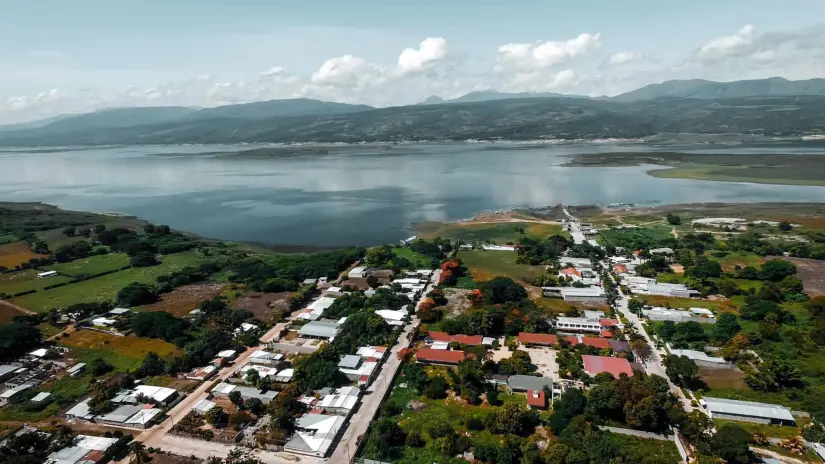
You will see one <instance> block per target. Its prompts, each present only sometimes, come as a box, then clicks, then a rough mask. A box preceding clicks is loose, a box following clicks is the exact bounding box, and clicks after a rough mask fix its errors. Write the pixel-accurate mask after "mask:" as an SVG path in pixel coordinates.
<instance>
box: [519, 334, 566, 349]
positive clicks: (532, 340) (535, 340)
mask: <svg viewBox="0 0 825 464" xmlns="http://www.w3.org/2000/svg"><path fill="white" fill-rule="evenodd" d="M518 341H519V343H521V344H522V345H528V344H529V345H541V346H555V345H558V344H559V337H557V336H555V335H552V334H539V333H530V332H519V334H518Z"/></svg>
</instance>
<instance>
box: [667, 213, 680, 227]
mask: <svg viewBox="0 0 825 464" xmlns="http://www.w3.org/2000/svg"><path fill="white" fill-rule="evenodd" d="M667 223H668V224H670V225H672V226H678V225H679V224H681V223H682V218H680V217H679V216H677V215H675V214H673V213H668V214H667Z"/></svg>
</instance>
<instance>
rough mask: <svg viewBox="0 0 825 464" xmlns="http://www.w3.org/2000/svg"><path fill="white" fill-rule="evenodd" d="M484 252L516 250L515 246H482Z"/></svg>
mask: <svg viewBox="0 0 825 464" xmlns="http://www.w3.org/2000/svg"><path fill="white" fill-rule="evenodd" d="M481 248H483V249H484V250H485V251H516V250H517V249H518V247H517V246H515V245H483V246H482V247H481Z"/></svg>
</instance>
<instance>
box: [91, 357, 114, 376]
mask: <svg viewBox="0 0 825 464" xmlns="http://www.w3.org/2000/svg"><path fill="white" fill-rule="evenodd" d="M88 368H89V372H91V373H92V375H93V376H95V377H98V376H101V375H104V374H106V373H108V372H111V371H112V370H114V368H115V367H114V366H112V365H111V364H109V363H108V362H106V360H104V359H103V358H94V359H92V360H91V361H89V366H88Z"/></svg>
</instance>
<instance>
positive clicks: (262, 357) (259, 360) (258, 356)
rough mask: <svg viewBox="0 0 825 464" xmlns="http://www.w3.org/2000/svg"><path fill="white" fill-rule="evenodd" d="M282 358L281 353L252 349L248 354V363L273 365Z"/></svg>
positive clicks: (278, 362)
mask: <svg viewBox="0 0 825 464" xmlns="http://www.w3.org/2000/svg"><path fill="white" fill-rule="evenodd" d="M283 360H284V355H282V354H281V353H270V352H268V351H254V352H253V353H252V355H250V356H249V363H250V364H261V365H264V366H275V365H278V364H280V363H281V362H282V361H283Z"/></svg>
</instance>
